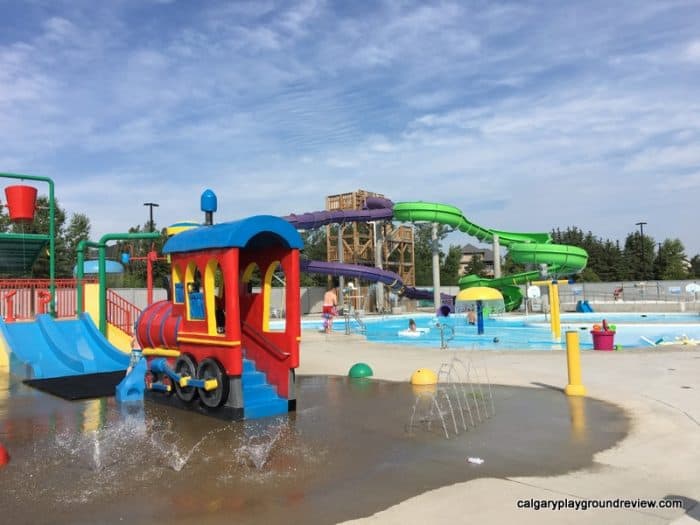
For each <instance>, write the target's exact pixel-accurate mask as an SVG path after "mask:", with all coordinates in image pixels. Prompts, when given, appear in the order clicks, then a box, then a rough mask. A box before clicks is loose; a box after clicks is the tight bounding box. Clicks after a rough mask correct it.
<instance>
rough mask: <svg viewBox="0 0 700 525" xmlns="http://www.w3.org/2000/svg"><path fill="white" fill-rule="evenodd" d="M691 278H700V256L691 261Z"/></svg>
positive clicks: (695, 256) (694, 256)
mask: <svg viewBox="0 0 700 525" xmlns="http://www.w3.org/2000/svg"><path fill="white" fill-rule="evenodd" d="M690 277H700V255H693V258H692V259H690Z"/></svg>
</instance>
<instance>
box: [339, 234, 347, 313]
mask: <svg viewBox="0 0 700 525" xmlns="http://www.w3.org/2000/svg"><path fill="white" fill-rule="evenodd" d="M338 262H339V263H342V262H344V261H343V225H342V224H340V223H339V224H338ZM343 288H345V277H343V276H342V275H340V276H339V277H338V304H339V305H344V304H345V297H344V295H343Z"/></svg>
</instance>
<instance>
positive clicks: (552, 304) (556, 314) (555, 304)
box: [549, 281, 561, 341]
mask: <svg viewBox="0 0 700 525" xmlns="http://www.w3.org/2000/svg"><path fill="white" fill-rule="evenodd" d="M560 308H561V306H559V282H558V281H552V283H551V284H550V286H549V310H550V312H549V315H550V316H551V318H552V334H554V339H556V340H557V341H561V311H560Z"/></svg>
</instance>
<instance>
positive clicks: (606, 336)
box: [591, 330, 615, 350]
mask: <svg viewBox="0 0 700 525" xmlns="http://www.w3.org/2000/svg"><path fill="white" fill-rule="evenodd" d="M591 335H592V336H593V350H615V332H613V331H612V330H606V331H604V332H603V331H600V330H592V331H591Z"/></svg>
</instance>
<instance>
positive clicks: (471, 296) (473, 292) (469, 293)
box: [457, 286, 503, 301]
mask: <svg viewBox="0 0 700 525" xmlns="http://www.w3.org/2000/svg"><path fill="white" fill-rule="evenodd" d="M478 300H482V301H494V300H495V301H498V300H501V301H502V300H503V295H501V292H499V291H498V290H496V289H495V288H489V287H488V286H473V287H471V288H465V289H464V290H461V291H460V292H459V293H458V294H457V301H478Z"/></svg>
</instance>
